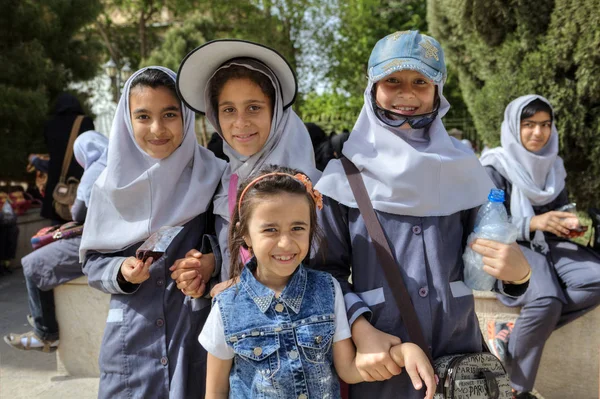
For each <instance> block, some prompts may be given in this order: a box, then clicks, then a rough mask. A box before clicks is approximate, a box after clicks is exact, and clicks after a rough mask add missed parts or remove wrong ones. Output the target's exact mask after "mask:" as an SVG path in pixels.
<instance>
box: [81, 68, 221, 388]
mask: <svg viewBox="0 0 600 399" xmlns="http://www.w3.org/2000/svg"><path fill="white" fill-rule="evenodd" d="M110 137H111V139H110V143H109V146H108V159H107V167H106V170H105V171H104V172H103V173H102V174H101V175H100V177H99V178H98V180H97V182H96V184H95V185H94V187H93V190H92V197H91V201H90V207H89V210H88V216H87V220H86V229H85V231H84V235H83V238H82V243H81V249H80V257H81V258H82V259H84V265H83V271H84V273H85V274H86V275H87V276H88V280H89V284H90V286H92V287H94V288H97V289H99V290H101V291H103V292H106V293H108V294H111V300H110V310H109V313H108V319H107V323H106V328H105V331H104V337H103V340H102V347H101V350H100V359H99V363H100V373H101V374H100V388H99V394H98V396H99V397H100V398H117V397H136V398H167V397H169V398H191V397H194V398H201V397H203V395H204V385H205V372H206V352H205V351H204V350H203V349H202V347H201V346H200V345H199V343H198V341H197V339H196V338H197V336H198V334H199V332H200V331H201V329H202V326H203V324H204V321H205V320H206V317H207V316H208V312H209V310H210V301H209V300H208V299H204V298H194V297H195V296H198V295H199V293H196V292H188V293H189V294H192V295H193V296H194V297H192V296H186V295H185V293H184V292H182V290H179V289H177V287H176V284H175V283H174V281H173V280H172V278H171V276H170V273H169V270H168V268H169V266H171V264H172V262H173V260H174V259H178V258H182V257H183V256H184V255H185V253H186V252H187V251H189V250H190V249H192V248H196V249H202V248H201V246H202V241H203V236H204V235H205V233H207V232H208V233H210V232H211V231H212V230H211V231H207V229H209V228H210V227H211V226H212V224H211V223H210V222H208V221H207V218H208V217H209V216H210V211H209V207H210V204H211V202H212V197H213V194H214V192H215V190H216V188H217V186H218V184H219V181H220V179H221V175H222V173H223V171H224V169H225V163H224V162H223V161H221V160H218V159H217V158H216V157H215V156H214V155H213V154H212V153H211V152H210V151H208V150H206V149H204V148H202V147H200V146H199V145H198V142H197V140H196V135H195V133H194V114H193V112H192V111H191V110H189V109H187V108H186V107H184V106H183V105H182V104H181V102H180V100H179V98H178V97H177V93H176V90H175V73H173V72H172V71H171V70H169V69H167V68H163V67H149V68H144V69H141V70H140V71H138V72H136V73H135V74H133V76H132V77H131V78H130V79H129V80H128V81H127V83H126V84H125V87H124V89H123V95H122V96H121V100H120V101H119V105H118V107H117V112H116V114H115V119H114V122H113V127H112V131H111V136H110ZM162 226H183V230H182V231H181V232H180V233H179V234H178V235H177V236H176V237H175V238H174V239H173V241H172V242H171V243H170V245H169V246H168V248H167V249H166V252H165V253H164V255H163V256H160V258H158V259H153V258H152V257H149V258H148V259H147V260H146V261H142V260H138V259H137V258H136V257H135V255H136V249H137V248H138V247H139V246H140V245H141V243H142V242H143V241H144V240H146V239H147V238H148V237H149V236H150V235H151V234H153V233H155V232H156V231H158V229H159V228H161V227H162ZM208 247H210V246H208Z"/></svg>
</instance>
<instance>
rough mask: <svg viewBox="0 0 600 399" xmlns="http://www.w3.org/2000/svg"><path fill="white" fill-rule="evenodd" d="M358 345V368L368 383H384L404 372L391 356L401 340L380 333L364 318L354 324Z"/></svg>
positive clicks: (353, 337) (354, 337) (354, 336)
mask: <svg viewBox="0 0 600 399" xmlns="http://www.w3.org/2000/svg"><path fill="white" fill-rule="evenodd" d="M352 340H353V341H354V343H355V344H356V368H357V369H358V372H359V373H360V375H361V377H362V378H363V379H364V380H365V381H367V382H373V381H384V380H388V379H390V378H392V377H393V376H395V375H398V374H400V373H401V372H402V369H400V366H398V365H397V364H396V362H394V360H393V359H392V357H391V356H390V348H391V347H392V346H394V345H398V344H400V343H402V341H400V338H398V337H396V336H393V335H390V334H386V333H384V332H382V331H379V330H378V329H376V328H375V327H373V326H372V325H371V323H369V322H368V321H367V319H365V318H364V317H363V316H359V317H358V318H357V319H356V321H355V322H354V324H352Z"/></svg>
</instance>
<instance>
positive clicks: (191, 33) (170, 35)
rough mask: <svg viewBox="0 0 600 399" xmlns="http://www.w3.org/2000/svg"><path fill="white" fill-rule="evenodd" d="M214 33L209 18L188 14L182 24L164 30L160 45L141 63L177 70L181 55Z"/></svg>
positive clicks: (211, 38) (208, 38) (211, 37)
mask: <svg viewBox="0 0 600 399" xmlns="http://www.w3.org/2000/svg"><path fill="white" fill-rule="evenodd" d="M214 35H215V29H214V24H213V23H212V20H211V19H209V18H208V17H205V16H203V15H200V14H195V15H192V16H189V17H188V18H187V19H186V20H185V22H184V23H183V24H182V25H174V26H172V27H171V28H169V29H168V30H167V31H166V33H165V36H164V38H163V41H162V43H161V45H160V46H159V47H157V48H155V49H154V50H153V51H152V53H151V54H150V57H149V58H148V59H146V60H143V61H142V65H143V66H149V65H161V66H165V67H167V68H170V69H172V70H173V71H175V72H177V69H178V68H179V64H180V63H181V60H183V57H185V55H186V54H187V53H189V52H190V51H192V50H193V49H195V48H196V47H198V46H200V45H201V44H203V43H205V42H207V41H210V40H213V39H214V38H215V36H214Z"/></svg>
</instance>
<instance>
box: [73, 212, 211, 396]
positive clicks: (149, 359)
mask: <svg viewBox="0 0 600 399" xmlns="http://www.w3.org/2000/svg"><path fill="white" fill-rule="evenodd" d="M205 218H206V213H205V214H202V215H199V216H197V217H196V218H194V219H193V220H191V221H190V222H188V223H186V224H185V225H184V229H183V230H182V231H181V232H180V233H179V234H178V235H177V237H176V238H175V239H174V240H173V242H172V243H171V245H170V246H169V248H168V249H167V251H166V253H165V254H164V256H162V257H161V258H160V259H159V260H158V261H157V262H155V263H154V264H152V266H151V267H150V278H149V279H148V280H146V281H144V282H143V283H141V284H138V285H136V284H129V283H127V284H124V285H119V283H117V274H118V272H119V269H120V266H121V263H122V262H123V261H124V260H125V258H126V257H128V256H135V251H136V249H137V248H138V247H139V246H140V245H141V243H138V244H135V245H133V246H131V247H129V248H127V249H125V250H123V251H120V252H117V253H113V254H100V253H97V252H92V253H89V254H88V256H87V257H86V259H85V262H84V267H83V271H84V273H85V274H87V276H88V279H89V284H90V286H92V287H94V288H97V289H99V290H101V291H103V292H106V293H108V294H111V299H110V310H109V314H108V319H107V322H106V328H105V330H104V337H103V339H102V347H101V350H100V359H99V364H100V389H99V392H98V397H99V398H124V397H127V398H171V399H175V398H202V397H203V396H204V390H205V380H206V351H205V350H204V349H203V348H202V346H201V345H200V343H199V342H198V335H199V334H200V331H201V330H202V327H203V326H204V322H205V321H206V318H207V317H208V313H209V311H210V300H209V299H206V298H198V299H193V298H191V297H189V296H185V295H184V294H183V293H182V292H181V291H180V290H179V289H178V288H177V285H176V283H175V282H174V281H173V280H172V279H171V276H170V275H171V272H170V271H169V267H170V266H172V265H173V262H174V261H175V260H177V259H180V258H183V257H184V256H185V253H186V252H187V251H189V250H190V249H192V248H196V249H198V250H201V251H202V250H205V248H201V242H202V241H203V236H204V233H205V230H206V228H207V223H206V219H205ZM205 245H206V242H205Z"/></svg>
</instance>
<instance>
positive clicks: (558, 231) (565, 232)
mask: <svg viewBox="0 0 600 399" xmlns="http://www.w3.org/2000/svg"><path fill="white" fill-rule="evenodd" d="M577 227H579V219H577V216H575V215H574V214H572V213H569V212H559V211H550V212H546V213H543V214H541V215H537V216H533V217H532V218H531V220H530V221H529V231H532V232H533V231H537V230H539V231H547V232H548V233H552V234H555V235H557V236H559V237H563V238H567V237H568V236H569V233H570V229H576V228H577Z"/></svg>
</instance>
